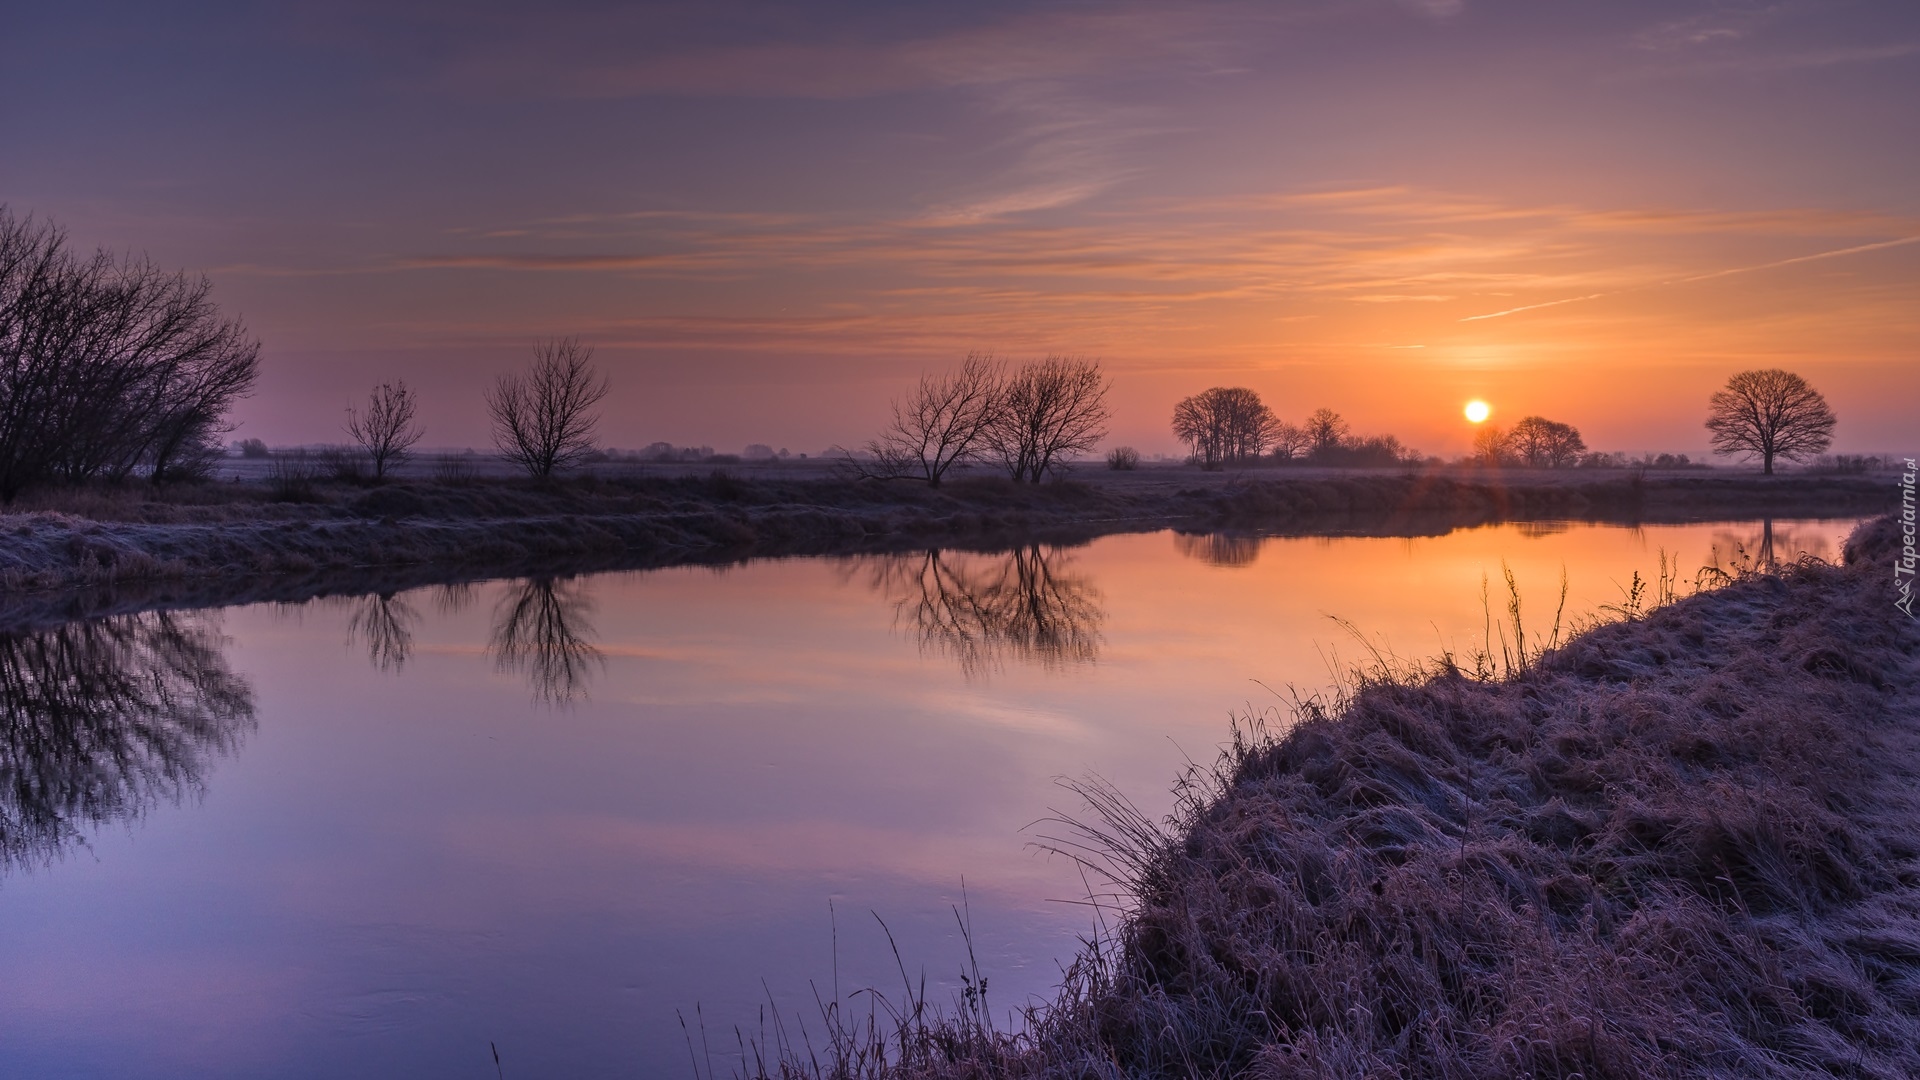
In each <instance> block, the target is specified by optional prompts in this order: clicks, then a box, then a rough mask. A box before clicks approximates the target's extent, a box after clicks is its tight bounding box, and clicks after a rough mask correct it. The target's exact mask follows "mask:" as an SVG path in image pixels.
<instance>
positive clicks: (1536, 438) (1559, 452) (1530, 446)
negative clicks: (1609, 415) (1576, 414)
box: [1503, 416, 1587, 469]
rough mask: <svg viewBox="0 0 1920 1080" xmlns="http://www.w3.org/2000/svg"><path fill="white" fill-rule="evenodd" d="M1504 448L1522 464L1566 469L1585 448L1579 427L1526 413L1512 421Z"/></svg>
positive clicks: (1570, 466)
mask: <svg viewBox="0 0 1920 1080" xmlns="http://www.w3.org/2000/svg"><path fill="white" fill-rule="evenodd" d="M1503 449H1504V450H1505V452H1506V453H1507V454H1508V455H1509V456H1511V457H1512V458H1513V460H1515V461H1517V462H1519V463H1520V464H1522V465H1530V466H1532V467H1534V468H1536V469H1567V468H1572V467H1573V466H1575V465H1578V464H1579V463H1580V455H1581V454H1584V453H1586V452H1587V444H1586V441H1585V440H1583V439H1581V438H1580V429H1579V428H1576V427H1574V426H1572V425H1571V424H1562V423H1560V422H1559V421H1557V420H1549V419H1547V418H1546V417H1544V416H1526V417H1522V418H1520V419H1519V420H1518V421H1515V423H1514V425H1513V429H1512V430H1511V431H1508V432H1507V434H1506V438H1505V440H1504V442H1503Z"/></svg>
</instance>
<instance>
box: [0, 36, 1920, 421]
mask: <svg viewBox="0 0 1920 1080" xmlns="http://www.w3.org/2000/svg"><path fill="white" fill-rule="evenodd" d="M290 8H291V6H282V5H258V6H251V5H238V4H225V5H223V4H203V5H164V6H163V5H151V4H133V3H120V4H113V3H105V4H94V3H84V2H82V3H60V4H39V5H30V6H28V7H27V8H25V9H23V10H21V11H19V12H15V13H13V14H12V15H11V16H10V18H9V22H8V29H7V33H6V35H5V37H4V38H0V202H5V203H6V204H8V205H9V206H10V207H11V208H12V209H13V210H14V212H16V213H32V214H38V215H45V216H47V217H50V218H52V219H54V220H56V221H58V222H61V223H63V224H64V225H66V226H67V227H68V229H69V230H70V233H71V236H72V238H73V240H74V241H75V242H76V243H78V244H80V245H82V246H85V247H92V246H96V245H105V246H109V247H114V248H125V249H133V250H144V251H146V252H148V253H149V254H151V255H152V256H153V257H154V258H155V259H156V260H157V261H159V262H161V263H163V264H165V265H169V266H180V267H187V268H191V269H194V270H199V271H204V272H206V273H207V274H208V275H210V276H211V277H212V279H213V280H214V282H215V286H216V293H215V295H216V297H217V298H218V299H219V300H220V301H221V302H222V304H223V305H224V306H225V307H226V308H227V309H228V310H230V311H234V312H237V313H240V314H242V315H243V316H244V317H245V318H246V319H247V320H248V322H249V324H250V325H251V327H252V328H253V329H254V331H255V332H256V333H258V334H259V335H260V337H261V338H262V340H263V341H264V343H265V347H266V351H265V355H266V367H265V375H264V378H263V379H262V383H261V386H260V390H259V393H258V394H257V395H256V396H255V397H254V398H253V399H251V400H250V401H248V402H247V403H246V404H245V405H244V406H243V407H242V409H241V412H240V419H241V421H242V428H241V430H240V432H239V433H238V434H241V435H258V436H260V437H263V438H265V439H267V440H268V441H269V442H274V443H292V442H312V441H327V440H335V439H338V438H340V437H341V436H340V434H339V430H338V425H339V421H340V419H341V417H342V411H343V409H344V407H345V406H346V405H347V404H348V403H349V402H350V401H353V400H355V399H356V398H357V397H359V396H361V395H364V393H365V392H366V390H367V389H368V387H369V386H370V385H371V384H372V383H374V382H377V381H379V380H381V379H384V378H391V377H394V376H400V377H404V378H405V379H407V380H408V381H409V382H410V383H412V384H414V385H415V386H416V387H418V388H419V389H420V391H421V392H422V395H423V399H424V415H425V418H426V420H427V423H428V426H429V431H428V436H427V441H428V442H429V443H431V444H435V445H463V444H483V443H484V442H485V439H486V433H485V424H484V419H483V414H482V411H481V404H480V402H481V392H482V388H483V387H484V386H485V384H486V382H487V381H488V380H489V379H490V378H492V377H493V376H494V375H495V374H496V373H498V372H501V371H503V370H506V369H508V368H509V367H511V366H512V365H514V364H517V363H519V362H521V361H523V360H524V359H525V358H526V357H527V356H528V354H529V353H530V351H531V346H532V343H533V342H534V341H535V340H536V339H539V338H542V337H547V336H554V335H563V334H575V335H579V336H581V337H583V338H584V339H586V340H587V341H589V342H591V343H593V344H595V345H596V347H597V348H598V350H599V354H598V355H599V357H600V359H601V360H602V361H603V362H604V364H605V365H606V367H607V368H608V369H609V370H610V371H611V372H612V374H613V376H614V380H615V391H614V394H613V396H612V397H611V398H610V399H609V402H608V410H607V417H606V420H605V423H604V425H603V430H602V437H603V439H604V441H606V442H608V443H610V444H612V445H616V446H639V445H644V444H646V443H648V442H652V441H654V440H656V439H666V440H670V441H674V442H679V443H695V444H699V443H705V444H710V445H713V446H716V447H718V448H722V449H735V450H737V449H738V448H739V447H740V446H741V445H743V444H745V443H747V442H766V443H770V444H773V445H775V446H788V447H791V448H792V449H793V450H795V451H802V450H804V451H809V452H812V451H817V450H819V449H820V448H822V447H824V446H825V445H827V444H829V443H834V442H845V443H852V442H855V441H858V440H860V439H862V438H864V437H865V436H866V435H867V434H869V433H870V432H871V431H872V429H873V428H874V427H875V426H876V425H877V424H878V423H879V421H880V419H881V417H882V416H883V414H884V410H885V405H886V401H887V399H888V398H889V397H890V396H891V395H893V394H895V393H897V392H898V391H899V390H900V389H901V388H902V387H903V386H905V385H906V384H907V383H909V382H910V381H911V380H912V378H913V377H914V376H915V375H916V374H917V373H918V372H919V371H921V370H922V369H924V368H927V367H938V366H943V365H945V364H948V363H951V362H953V361H955V360H957V359H958V358H959V357H960V356H962V355H964V354H965V353H966V352H967V351H969V350H971V349H986V350H992V351H995V352H996V353H998V354H999V355H1001V356H1005V357H1009V358H1021V357H1028V356H1037V355H1040V354H1043V353H1046V352H1066V353H1075V354H1083V355H1090V356H1098V357H1101V358H1102V359H1103V361H1104V362H1105V364H1106V365H1107V366H1108V368H1109V369H1110V370H1111V371H1112V372H1113V374H1114V378H1115V390H1114V393H1115V404H1116V423H1115V431H1114V441H1116V442H1128V443H1132V444H1134V445H1136V446H1139V447H1141V448H1142V449H1143V450H1147V451H1148V452H1153V451H1157V450H1171V449H1173V442H1172V438H1171V436H1170V435H1169V434H1168V433H1167V432H1166V426H1167V416H1168V413H1169V412H1170V410H1171V406H1172V403H1173V401H1174V400H1176V399H1177V398H1178V397H1180V396H1183V395H1185V394H1188V393H1192V392H1194V391H1196V390H1199V389H1203V388H1205V387H1206V386H1209V385H1215V384H1221V383H1226V384H1238V385H1248V386H1252V387H1254V388H1255V389H1258V390H1259V391H1261V392H1262V394H1263V395H1265V396H1266V398H1267V399H1268V401H1269V403H1270V404H1273V405H1274V406H1275V408H1276V411H1278V412H1279V413H1280V414H1281V415H1282V416H1284V417H1288V418H1294V419H1297V418H1298V417H1300V416H1304V415H1305V414H1306V413H1307V412H1309V411H1311V410H1312V409H1313V408H1315V407H1317V406H1320V405H1329V406H1332V407H1334V408H1336V409H1339V410H1341V411H1342V412H1344V413H1346V414H1347V415H1348V416H1349V417H1350V418H1352V420H1353V421H1354V424H1355V426H1356V428H1358V429H1360V430H1363V431H1386V430H1391V431H1395V432H1397V433H1399V434H1400V435H1401V436H1402V437H1403V439H1405V440H1407V441H1409V442H1411V443H1413V444H1414V445H1417V446H1419V447H1421V448H1423V449H1426V450H1428V451H1430V452H1439V453H1458V452H1460V451H1462V450H1464V449H1465V446H1466V441H1467V439H1468V437H1469V433H1468V432H1467V430H1466V429H1465V426H1464V424H1463V422H1462V421H1461V420H1460V418H1459V409H1460V404H1461V402H1463V401H1465V400H1466V399H1467V398H1470V397H1484V398H1486V399H1487V400H1489V401H1491V402H1493V404H1494V407H1495V420H1496V422H1498V421H1500V420H1502V419H1505V420H1509V421H1510V420H1511V419H1513V418H1516V417H1517V416H1519V415H1523V414H1526V413H1544V414H1546V415H1548V416H1550V417H1553V418H1555V419H1561V420H1566V421H1568V422H1571V423H1574V424H1576V425H1577V426H1579V427H1580V428H1581V429H1582V430H1583V431H1585V432H1586V434H1587V437H1588V441H1589V443H1591V444H1593V445H1595V446H1597V447H1601V448H1609V449H1628V450H1644V449H1676V450H1696V451H1697V450H1698V449H1700V448H1702V447H1703V446H1704V443H1705V439H1704V433H1703V432H1702V430H1701V428H1700V419H1701V413H1702V410H1703V404H1704V401H1705V398H1706V396H1707V394H1708V393H1710V392H1711V390H1712V389H1713V388H1714V387H1715V386H1717V385H1718V384H1719V383H1720V382H1722V381H1723V380H1724V379H1725V377H1726V376H1727V375H1728V374H1730V373H1731V372H1732V371H1735V370H1738V369H1740V368H1742V367H1754V366H1786V367H1790V368H1793V369H1794V370H1797V371H1800V372H1801V373H1802V374H1804V375H1806V376H1807V377H1808V378H1809V379H1810V380H1811V381H1813V382H1814V384H1815V385H1816V386H1818V387H1820V388H1822V389H1823V390H1824V391H1825V392H1826V393H1827V394H1828V396H1829V398H1830V399H1831V400H1832V402H1833V404H1834V406H1835V408H1836V410H1837V411H1838V412H1839V414H1840V417H1841V426H1840V431H1839V442H1838V444H1837V449H1842V450H1867V451H1904V452H1907V453H1912V452H1914V451H1915V450H1916V449H1920V448H1917V447H1915V446H1914V445H1912V438H1913V433H1914V432H1916V431H1920V424H1916V422H1915V411H1916V409H1917V408H1920V406H1916V405H1915V403H1914V402H1915V396H1914V392H1913V391H1914V389H1915V385H1916V374H1917V373H1920V363H1916V359H1920V303H1916V300H1920V291H1917V290H1916V285H1920V242H1912V241H1920V182H1916V181H1920V169H1916V164H1920V160H1917V159H1920V138H1916V135H1920V108H1916V106H1915V104H1914V103H1915V102H1916V101H1920V5H1915V4H1911V3H1890V2H1881V3H1847V2H1819V3H1814V2H1805V3H1794V2H1786V3H1738V2H1718V3H1685V2H1669V3H1631V2H1622V3H1604V4H1600V3H1571V2H1545V0H1526V2H1520V0H1512V2H1484V0H1457V2H1449V0H1426V2H1397V0H1326V2H1302V3H1291V4H1289V3H1258V4H1208V3H1199V4H1181V5H1171V4H1165V5H1137V6H1134V5H1124V4H1051V5H1048V4H1032V5H1006V4H969V5H954V4H938V5H935V4H927V5H909V4H900V3H890V4H855V3H845V4H809V5H790V4H786V5H764V6H757V5H751V4H720V3H705V4H688V5H666V4H656V5H645V6H631V5H617V4H572V5H554V4H543V5H538V6H535V5H524V6H511V5H501V4H450V3H449V4H443V5H433V4H419V5H395V4H371V3H368V4H335V5H318V4H316V5H305V6H304V8H305V10H304V11H303V12H302V13H299V14H289V13H288V10H290ZM1489 316H1490V317H1489Z"/></svg>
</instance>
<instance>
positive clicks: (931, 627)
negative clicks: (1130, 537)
mask: <svg viewBox="0 0 1920 1080" xmlns="http://www.w3.org/2000/svg"><path fill="white" fill-rule="evenodd" d="M1068 563H1069V560H1068V557H1067V555H1066V553H1065V552H1064V551H1062V550H1060V549H1058V548H1053V549H1044V548H1042V547H1040V546H1039V545H1028V546H1026V547H1021V548H1016V549H1014V550H1012V551H1009V552H1007V553H1005V554H1003V555H999V556H991V557H985V556H983V557H967V556H956V555H952V554H949V553H945V552H941V551H926V552H922V553H918V554H901V555H882V556H877V557H873V558H870V559H866V560H861V561H860V562H859V563H857V564H856V565H865V566H866V567H868V568H869V569H870V573H871V583H872V585H873V587H874V589H875V590H876V591H878V592H880V593H881V594H882V595H883V596H886V597H887V598H888V599H889V600H890V601H892V603H893V605H894V623H895V626H896V627H903V628H905V629H906V630H907V631H908V632H909V633H911V634H912V635H913V636H914V638H915V639H916V640H917V641H918V642H919V644H920V647H921V649H922V650H923V651H933V652H938V653H941V654H943V655H946V656H949V657H951V658H953V660H954V661H955V662H957V663H958V664H959V666H960V670H961V672H962V673H964V674H965V675H966V676H967V677H968V678H977V677H982V676H985V675H987V674H990V673H992V672H994V671H998V670H1000V669H1001V668H1002V667H1003V666H1004V664H1005V662H1006V660H1007V659H1008V658H1009V657H1011V658H1014V659H1017V660H1020V661H1023V662H1027V663H1034V664H1039V665H1040V666H1042V667H1046V668H1057V667H1063V666H1066V665H1070V664H1088V663H1092V662H1093V661H1094V660H1095V659H1097V658H1098V656H1099V651H1100V625H1101V623H1102V622H1104V621H1105V619H1106V613H1105V611H1104V610H1103V609H1102V608H1101V606H1100V592H1099V590H1098V589H1096V588H1095V587H1094V585H1093V583H1092V582H1091V581H1090V580H1088V579H1087V578H1085V577H1082V576H1079V575H1076V574H1073V573H1071V572H1069V566H1068Z"/></svg>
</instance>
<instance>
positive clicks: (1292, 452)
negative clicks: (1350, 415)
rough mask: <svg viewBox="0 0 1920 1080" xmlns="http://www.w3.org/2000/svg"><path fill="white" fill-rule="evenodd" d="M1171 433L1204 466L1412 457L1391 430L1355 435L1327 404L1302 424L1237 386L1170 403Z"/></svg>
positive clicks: (1381, 460)
mask: <svg viewBox="0 0 1920 1080" xmlns="http://www.w3.org/2000/svg"><path fill="white" fill-rule="evenodd" d="M1173 433H1174V435H1175V437H1177V438H1179V439H1180V440H1181V441H1182V442H1184V443H1186V444H1187V445H1188V446H1189V447H1190V448H1191V450H1192V455H1193V460H1194V461H1196V462H1198V463H1199V464H1200V467H1201V468H1204V469H1218V468H1221V467H1223V466H1226V465H1231V464H1247V463H1250V462H1254V461H1258V460H1260V459H1262V458H1266V457H1270V458H1271V459H1272V460H1274V461H1278V462H1288V461H1301V460H1305V461H1312V462H1314V463H1316V464H1322V465H1398V464H1401V463H1402V462H1404V461H1407V460H1409V459H1411V458H1414V457H1417V456H1418V455H1416V454H1415V453H1414V452H1413V451H1411V450H1409V449H1407V448H1406V447H1404V446H1401V445H1400V440H1398V439H1396V438H1394V437H1393V436H1391V435H1377V436H1370V437H1360V436H1356V435H1354V434H1353V433H1352V429H1351V428H1350V427H1349V425H1348V424H1347V421H1346V420H1345V419H1344V418H1343V417H1341V415H1340V414H1339V413H1337V412H1334V411H1333V410H1332V409H1317V410H1315V411H1314V413H1313V415H1311V416H1309V417H1307V419H1306V422H1305V423H1301V424H1290V423H1287V422H1286V421H1284V420H1281V419H1280V418H1278V417H1277V416H1275V415H1274V414H1273V410H1272V409H1270V408H1268V407H1267V405H1266V404H1265V403H1264V402H1262V401H1261V400H1260V395H1259V394H1257V393H1255V392H1254V391H1252V390H1249V389H1247V388H1245V387H1242V386H1216V387H1214V388H1212V389H1210V390H1203V391H1201V392H1200V393H1198V394H1195V395H1193V396H1192V397H1189V398H1185V399H1183V400H1182V401H1181V402H1180V403H1179V404H1177V405H1175V406H1174V408H1173Z"/></svg>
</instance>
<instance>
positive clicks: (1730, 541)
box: [1713, 517, 1833, 570]
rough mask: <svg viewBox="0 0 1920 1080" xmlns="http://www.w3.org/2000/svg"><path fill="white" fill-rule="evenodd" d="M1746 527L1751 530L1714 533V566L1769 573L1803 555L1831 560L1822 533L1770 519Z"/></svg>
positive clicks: (1830, 553)
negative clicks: (1777, 522)
mask: <svg viewBox="0 0 1920 1080" xmlns="http://www.w3.org/2000/svg"><path fill="white" fill-rule="evenodd" d="M1748 526H1749V527H1750V528H1751V530H1752V531H1747V530H1746V529H1742V530H1741V531H1738V532H1736V531H1734V530H1733V529H1731V528H1727V529H1720V530H1716V531H1715V532H1714V534H1713V560H1714V565H1715V566H1720V565H1721V563H1723V562H1725V563H1728V564H1730V565H1729V566H1728V567H1727V569H1734V568H1745V569H1750V570H1771V569H1773V568H1775V567H1777V566H1779V565H1781V564H1783V563H1790V562H1794V561H1796V560H1798V559H1799V558H1800V557H1801V556H1803V555H1811V556H1813V557H1814V558H1816V559H1827V560H1831V559H1832V558H1833V548H1832V545H1831V544H1830V543H1829V542H1828V537H1827V536H1826V534H1825V533H1822V532H1819V531H1816V530H1812V529H1801V528H1795V527H1793V526H1791V525H1775V524H1774V521H1773V519H1772V518H1770V517H1769V518H1761V519H1760V520H1759V521H1756V522H1749V523H1748Z"/></svg>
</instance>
